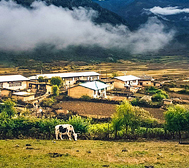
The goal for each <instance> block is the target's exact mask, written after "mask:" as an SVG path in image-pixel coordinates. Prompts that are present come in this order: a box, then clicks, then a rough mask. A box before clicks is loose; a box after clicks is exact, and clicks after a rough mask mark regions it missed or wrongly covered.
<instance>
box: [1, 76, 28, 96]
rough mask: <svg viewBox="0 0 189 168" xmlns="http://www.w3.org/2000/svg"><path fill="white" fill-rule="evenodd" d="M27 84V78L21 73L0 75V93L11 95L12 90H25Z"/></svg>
mask: <svg viewBox="0 0 189 168" xmlns="http://www.w3.org/2000/svg"><path fill="white" fill-rule="evenodd" d="M28 85H29V79H28V78H26V77H24V76H22V75H4V76H0V95H1V96H11V95H12V93H13V92H16V91H17V92H18V91H21V90H26V89H27V88H28Z"/></svg>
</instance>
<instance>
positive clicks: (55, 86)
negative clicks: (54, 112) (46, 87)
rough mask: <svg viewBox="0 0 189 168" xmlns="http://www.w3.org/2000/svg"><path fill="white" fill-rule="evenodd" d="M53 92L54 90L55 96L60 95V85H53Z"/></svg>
mask: <svg viewBox="0 0 189 168" xmlns="http://www.w3.org/2000/svg"><path fill="white" fill-rule="evenodd" d="M52 92H53V95H54V96H58V95H59V87H58V86H57V85H53V87H52Z"/></svg>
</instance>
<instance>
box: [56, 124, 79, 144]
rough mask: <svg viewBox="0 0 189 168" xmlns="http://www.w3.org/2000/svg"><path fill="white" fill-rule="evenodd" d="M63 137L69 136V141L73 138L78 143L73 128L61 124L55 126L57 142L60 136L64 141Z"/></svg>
mask: <svg viewBox="0 0 189 168" xmlns="http://www.w3.org/2000/svg"><path fill="white" fill-rule="evenodd" d="M62 135H68V138H69V140H71V137H72V138H73V139H74V140H75V141H77V133H75V131H74V128H73V126H72V125H70V124H60V125H56V126H55V136H56V140H58V136H59V137H60V139H61V140H63V138H62Z"/></svg>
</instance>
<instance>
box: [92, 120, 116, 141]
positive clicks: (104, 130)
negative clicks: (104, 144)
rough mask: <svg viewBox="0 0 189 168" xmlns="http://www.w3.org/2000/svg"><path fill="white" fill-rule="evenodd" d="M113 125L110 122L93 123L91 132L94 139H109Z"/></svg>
mask: <svg viewBox="0 0 189 168" xmlns="http://www.w3.org/2000/svg"><path fill="white" fill-rule="evenodd" d="M112 132H113V127H112V125H111V124H109V123H102V124H92V125H90V126H89V133H90V135H91V136H92V137H93V139H108V138H109V134H112Z"/></svg>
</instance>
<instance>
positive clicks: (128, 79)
mask: <svg viewBox="0 0 189 168" xmlns="http://www.w3.org/2000/svg"><path fill="white" fill-rule="evenodd" d="M115 79H119V80H122V81H133V80H138V79H140V78H139V77H136V76H133V75H126V76H117V77H115Z"/></svg>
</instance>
